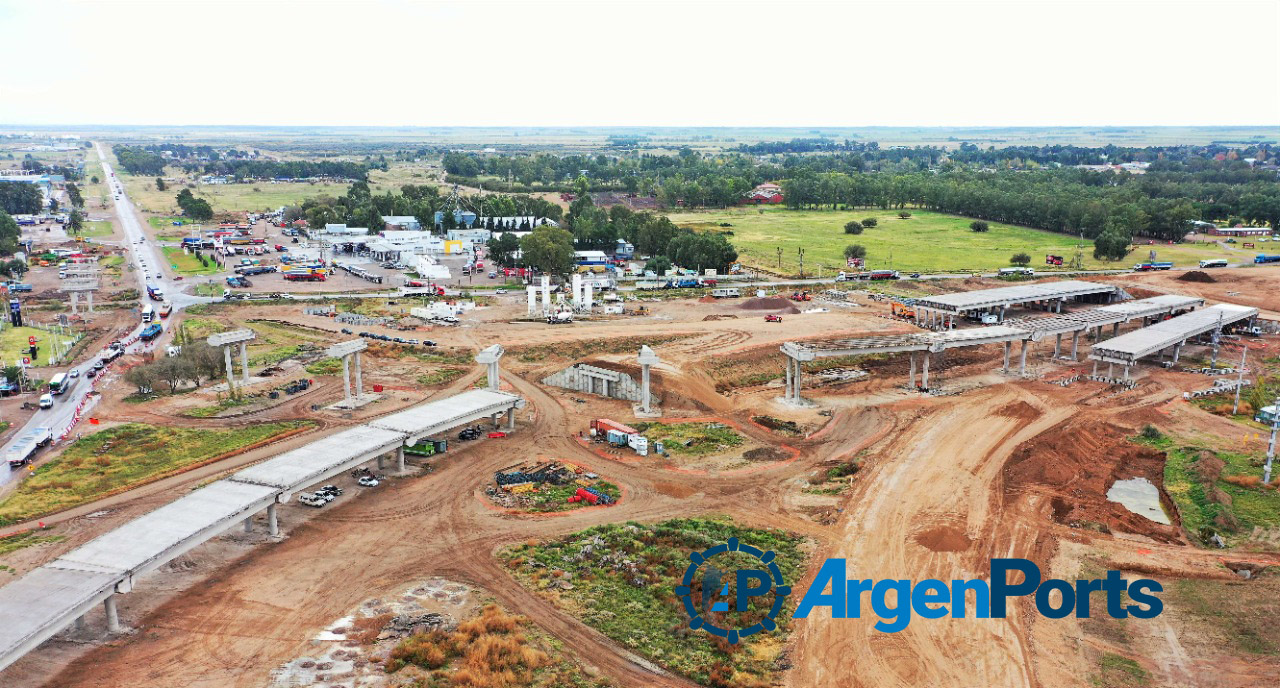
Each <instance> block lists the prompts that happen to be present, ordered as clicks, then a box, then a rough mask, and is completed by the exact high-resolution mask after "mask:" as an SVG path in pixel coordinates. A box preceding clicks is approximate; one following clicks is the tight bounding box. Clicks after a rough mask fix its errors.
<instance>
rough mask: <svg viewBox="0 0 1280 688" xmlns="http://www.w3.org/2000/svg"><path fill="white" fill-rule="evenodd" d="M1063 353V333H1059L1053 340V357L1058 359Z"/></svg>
mask: <svg viewBox="0 0 1280 688" xmlns="http://www.w3.org/2000/svg"><path fill="white" fill-rule="evenodd" d="M1061 354H1062V333H1061V332H1059V333H1058V338H1057V339H1055V340H1053V357H1054V358H1055V359H1056V358H1058V356H1059V355H1061Z"/></svg>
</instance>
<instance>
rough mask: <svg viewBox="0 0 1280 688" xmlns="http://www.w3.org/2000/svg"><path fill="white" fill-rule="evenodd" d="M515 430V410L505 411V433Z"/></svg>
mask: <svg viewBox="0 0 1280 688" xmlns="http://www.w3.org/2000/svg"><path fill="white" fill-rule="evenodd" d="M515 429H516V410H515V409H514V408H509V409H507V431H508V432H510V431H512V430H515Z"/></svg>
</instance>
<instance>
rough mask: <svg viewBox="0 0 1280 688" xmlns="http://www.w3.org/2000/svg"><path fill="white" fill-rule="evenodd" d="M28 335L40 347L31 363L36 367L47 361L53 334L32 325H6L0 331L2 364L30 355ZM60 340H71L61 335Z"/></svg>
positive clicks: (12, 362)
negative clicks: (33, 338)
mask: <svg viewBox="0 0 1280 688" xmlns="http://www.w3.org/2000/svg"><path fill="white" fill-rule="evenodd" d="M64 305H65V304H64ZM6 315H7V314H6ZM28 337H35V338H36V346H39V347H40V353H39V355H37V356H36V357H35V358H34V359H32V361H31V364H32V365H33V366H37V367H38V366H40V365H42V364H44V363H48V362H49V354H50V353H51V352H52V351H53V342H54V339H55V335H54V334H52V333H49V332H45V331H44V330H38V329H36V328H34V327H6V328H4V330H3V331H0V361H3V362H4V365H14V361H17V360H19V359H21V358H22V357H23V356H28V355H30V344H28V343H27V338H28ZM60 341H62V342H69V341H71V340H70V338H69V337H66V336H63V337H61V338H60Z"/></svg>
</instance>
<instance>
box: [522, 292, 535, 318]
mask: <svg viewBox="0 0 1280 688" xmlns="http://www.w3.org/2000/svg"><path fill="white" fill-rule="evenodd" d="M524 290H525V293H526V294H528V296H529V315H533V312H534V311H533V308H534V299H535V294H537V293H538V289H537V288H536V287H525V288H524Z"/></svg>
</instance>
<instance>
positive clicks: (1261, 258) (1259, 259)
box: [28, 253, 1280, 291]
mask: <svg viewBox="0 0 1280 688" xmlns="http://www.w3.org/2000/svg"><path fill="white" fill-rule="evenodd" d="M1253 262H1255V263H1280V256H1277V255H1268V254H1266V253H1259V254H1258V255H1256V256H1254V258H1253ZM28 291H30V290H28Z"/></svg>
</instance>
